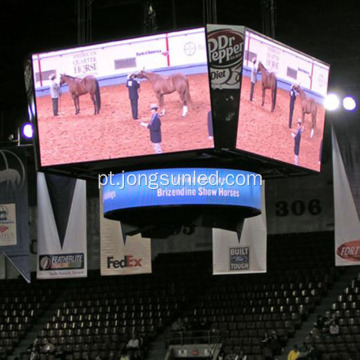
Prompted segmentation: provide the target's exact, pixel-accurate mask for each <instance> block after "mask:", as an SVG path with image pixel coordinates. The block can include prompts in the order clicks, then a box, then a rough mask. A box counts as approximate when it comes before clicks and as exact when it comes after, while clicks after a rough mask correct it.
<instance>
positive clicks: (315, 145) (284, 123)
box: [237, 77, 325, 171]
mask: <svg viewBox="0 0 360 360" xmlns="http://www.w3.org/2000/svg"><path fill="white" fill-rule="evenodd" d="M261 102H262V90H261V81H258V82H257V83H256V85H255V92H254V97H253V102H250V79H249V78H247V77H244V78H243V81H242V85H241V104H240V117H239V125H238V134H237V148H241V149H242V150H245V151H248V152H252V153H256V154H258V155H262V156H266V157H271V158H274V159H277V160H280V161H283V162H288V163H290V164H294V138H293V137H292V136H291V132H296V129H297V119H298V118H301V117H302V112H301V100H300V97H297V98H296V101H295V109H294V115H293V121H292V129H289V104H290V96H289V92H288V91H284V90H281V89H279V88H278V89H277V96H276V107H275V110H274V112H271V111H270V110H271V91H270V90H266V95H265V105H264V106H263V107H262V106H261ZM324 117H325V110H324V107H323V106H322V105H319V104H318V109H317V116H316V119H317V121H316V128H315V132H314V136H313V138H310V131H311V117H310V115H305V121H304V124H303V125H305V130H304V132H303V133H302V135H301V142H300V154H299V166H301V167H306V168H310V169H312V170H317V171H318V170H320V164H319V154H320V144H321V139H322V134H323V129H324Z"/></svg>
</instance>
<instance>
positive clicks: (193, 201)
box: [99, 168, 262, 214]
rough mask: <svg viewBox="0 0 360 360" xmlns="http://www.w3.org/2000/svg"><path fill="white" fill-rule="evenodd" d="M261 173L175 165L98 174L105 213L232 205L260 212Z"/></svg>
mask: <svg viewBox="0 0 360 360" xmlns="http://www.w3.org/2000/svg"><path fill="white" fill-rule="evenodd" d="M261 183H262V179H261V176H260V175H259V174H255V173H252V172H248V171H240V170H229V169H216V168H173V169H153V170H142V171H132V172H123V173H120V174H112V173H110V174H107V175H105V174H102V175H99V185H101V186H102V187H103V204H104V214H106V213H107V212H110V211H114V210H122V209H128V208H136V207H144V206H164V205H231V206H243V207H250V208H254V209H258V210H260V211H261Z"/></svg>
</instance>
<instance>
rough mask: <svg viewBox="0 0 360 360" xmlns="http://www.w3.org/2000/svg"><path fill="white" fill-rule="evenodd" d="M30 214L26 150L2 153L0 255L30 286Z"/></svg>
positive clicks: (0, 170) (0, 160)
mask: <svg viewBox="0 0 360 360" xmlns="http://www.w3.org/2000/svg"><path fill="white" fill-rule="evenodd" d="M28 211H29V208H28V193H27V174H26V156H25V150H24V149H22V148H20V147H19V148H14V149H11V150H10V149H9V150H0V254H1V252H2V253H4V254H5V256H6V257H7V259H8V260H9V261H10V262H11V263H12V264H13V265H14V266H15V268H16V269H17V270H18V271H19V272H20V274H21V275H22V276H23V277H24V279H25V280H26V281H27V282H30V239H29V213H28Z"/></svg>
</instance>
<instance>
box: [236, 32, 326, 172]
mask: <svg viewBox="0 0 360 360" xmlns="http://www.w3.org/2000/svg"><path fill="white" fill-rule="evenodd" d="M328 77H329V65H327V64H325V63H323V62H321V61H319V60H317V59H314V58H313V57H311V56H308V55H305V54H303V53H302V52H300V51H297V50H294V49H292V48H290V47H288V46H285V45H283V44H281V43H279V42H276V41H274V40H272V39H269V38H267V37H265V36H263V35H261V34H258V33H256V32H254V31H251V30H249V29H246V31H245V40H244V57H243V70H242V83H241V95H240V110H239V121H238V131H237V139H236V148H237V149H238V150H242V151H245V152H248V153H252V154H256V155H260V156H262V157H265V158H271V159H273V160H277V161H281V162H283V163H288V164H292V165H294V166H298V167H302V168H306V169H309V170H313V171H320V165H321V151H322V139H323V132H324V121H325V109H324V99H325V96H326V94H327V87H328Z"/></svg>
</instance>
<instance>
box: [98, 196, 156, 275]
mask: <svg viewBox="0 0 360 360" xmlns="http://www.w3.org/2000/svg"><path fill="white" fill-rule="evenodd" d="M101 200H102V193H101V191H100V243H101V256H100V262H101V263H100V267H101V275H103V276H107V275H132V274H147V273H151V271H152V267H151V239H148V238H143V237H142V236H141V235H140V234H136V235H133V236H129V235H126V232H125V231H123V230H124V229H123V226H122V224H121V223H120V221H115V220H109V219H106V218H105V217H104V215H103V206H102V201H101Z"/></svg>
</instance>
